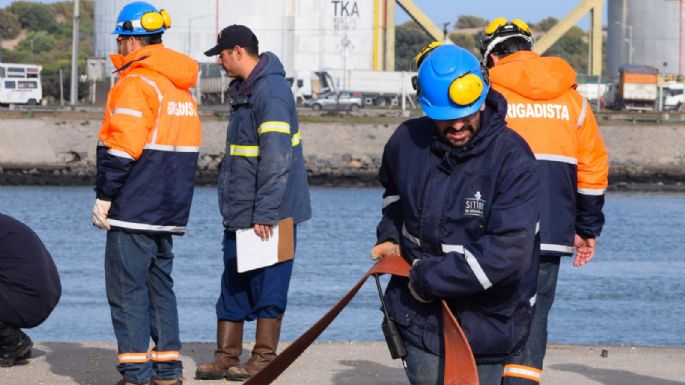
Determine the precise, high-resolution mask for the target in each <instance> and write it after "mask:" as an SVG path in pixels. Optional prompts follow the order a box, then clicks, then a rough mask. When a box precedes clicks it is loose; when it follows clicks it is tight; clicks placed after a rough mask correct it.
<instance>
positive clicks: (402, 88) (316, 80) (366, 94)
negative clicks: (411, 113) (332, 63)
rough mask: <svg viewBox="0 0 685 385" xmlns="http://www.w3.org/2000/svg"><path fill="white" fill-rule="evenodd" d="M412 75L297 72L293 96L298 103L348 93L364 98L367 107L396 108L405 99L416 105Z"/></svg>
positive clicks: (386, 72) (403, 73)
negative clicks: (392, 106) (342, 92)
mask: <svg viewBox="0 0 685 385" xmlns="http://www.w3.org/2000/svg"><path fill="white" fill-rule="evenodd" d="M413 75H415V74H414V73H411V72H399V71H365V70H334V69H329V70H320V71H297V72H296V76H295V77H294V79H293V93H294V94H295V96H296V98H298V99H299V100H306V99H310V98H313V97H318V96H320V95H321V94H325V93H327V92H340V91H346V92H350V93H352V94H354V95H361V97H362V101H363V105H364V106H376V107H385V106H389V105H396V104H399V103H400V102H401V101H402V97H406V98H408V100H409V101H410V103H412V104H413V101H412V99H411V98H410V96H411V95H413V94H414V90H413V88H412V83H411V78H412V76H413Z"/></svg>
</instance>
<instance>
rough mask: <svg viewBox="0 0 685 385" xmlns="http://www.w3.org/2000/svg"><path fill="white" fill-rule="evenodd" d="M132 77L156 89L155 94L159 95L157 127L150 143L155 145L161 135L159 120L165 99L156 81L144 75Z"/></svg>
mask: <svg viewBox="0 0 685 385" xmlns="http://www.w3.org/2000/svg"><path fill="white" fill-rule="evenodd" d="M128 76H131V77H137V78H139V79H140V80H142V81H144V82H145V83H147V84H149V85H150V87H152V88H154V90H155V92H156V93H157V101H159V107H158V108H157V118H156V119H155V127H154V129H153V132H152V138H151V139H150V143H155V142H156V141H157V134H158V133H159V118H160V117H161V116H162V100H163V99H164V97H163V95H162V91H161V90H160V89H159V87H158V86H157V83H155V82H154V80H152V79H150V78H148V77H146V76H143V75H128Z"/></svg>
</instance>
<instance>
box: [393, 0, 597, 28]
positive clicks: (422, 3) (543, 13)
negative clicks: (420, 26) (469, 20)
mask: <svg viewBox="0 0 685 385" xmlns="http://www.w3.org/2000/svg"><path fill="white" fill-rule="evenodd" d="M414 4H416V5H417V6H418V7H419V8H421V10H422V11H423V12H424V13H425V14H426V15H428V17H430V18H431V19H432V20H433V22H435V24H437V25H439V26H442V24H443V23H446V22H449V23H454V22H455V21H456V20H457V16H458V15H472V16H480V17H482V18H484V19H488V20H492V19H494V18H496V17H499V16H503V17H506V18H507V19H523V20H525V21H529V22H538V21H540V20H542V19H544V18H546V17H548V16H554V17H556V18H557V19H561V18H563V17H565V16H566V15H568V13H569V12H571V11H572V10H573V9H574V8H576V7H577V6H578V4H580V0H571V1H568V0H564V1H559V0H487V1H482V0H414ZM602 16H603V18H604V24H606V20H607V6H606V3H604V10H603V12H602ZM395 19H396V21H397V23H398V24H400V23H403V22H405V21H408V20H409V16H407V14H406V13H404V11H403V10H402V9H401V8H399V6H398V7H396V11H395ZM588 25H589V16H587V15H586V16H585V17H583V18H582V19H581V21H580V23H579V24H578V26H579V27H581V28H583V29H587V28H588ZM450 27H452V24H450Z"/></svg>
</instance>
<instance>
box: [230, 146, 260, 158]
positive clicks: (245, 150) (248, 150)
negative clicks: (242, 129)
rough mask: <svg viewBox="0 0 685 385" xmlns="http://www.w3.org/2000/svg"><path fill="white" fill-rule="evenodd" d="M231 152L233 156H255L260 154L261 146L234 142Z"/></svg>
mask: <svg viewBox="0 0 685 385" xmlns="http://www.w3.org/2000/svg"><path fill="white" fill-rule="evenodd" d="M229 154H230V155H232V156H243V157H246V158H254V157H257V156H259V146H240V145H238V144H232V145H231V148H230V150H229Z"/></svg>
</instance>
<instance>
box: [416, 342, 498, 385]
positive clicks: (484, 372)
mask: <svg viewBox="0 0 685 385" xmlns="http://www.w3.org/2000/svg"><path fill="white" fill-rule="evenodd" d="M404 345H405V349H406V350H407V356H406V357H405V361H406V363H407V378H408V379H409V383H410V384H412V385H442V384H443V383H444V374H445V360H444V359H443V358H442V357H440V356H437V355H435V354H433V353H431V352H429V351H427V350H423V349H422V348H420V347H418V346H415V345H414V344H412V343H410V342H405V344H404ZM503 367H504V364H479V365H476V368H477V369H478V379H479V383H480V385H499V384H500V383H501V381H502V370H503Z"/></svg>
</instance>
